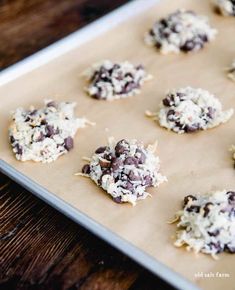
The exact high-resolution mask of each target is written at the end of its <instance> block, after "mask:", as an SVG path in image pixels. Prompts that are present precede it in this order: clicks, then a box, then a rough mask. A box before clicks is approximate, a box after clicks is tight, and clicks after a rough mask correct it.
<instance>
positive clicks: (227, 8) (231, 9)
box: [214, 0, 235, 16]
mask: <svg viewBox="0 0 235 290" xmlns="http://www.w3.org/2000/svg"><path fill="white" fill-rule="evenodd" d="M214 3H215V7H216V8H217V9H218V11H219V12H220V13H221V14H222V15H224V16H235V0H214Z"/></svg>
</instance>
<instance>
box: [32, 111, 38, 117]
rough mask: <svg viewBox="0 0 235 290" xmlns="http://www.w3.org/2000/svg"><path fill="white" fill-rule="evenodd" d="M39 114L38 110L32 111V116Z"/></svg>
mask: <svg viewBox="0 0 235 290" xmlns="http://www.w3.org/2000/svg"><path fill="white" fill-rule="evenodd" d="M37 112H38V110H32V111H31V112H30V116H34V115H36V114H37Z"/></svg>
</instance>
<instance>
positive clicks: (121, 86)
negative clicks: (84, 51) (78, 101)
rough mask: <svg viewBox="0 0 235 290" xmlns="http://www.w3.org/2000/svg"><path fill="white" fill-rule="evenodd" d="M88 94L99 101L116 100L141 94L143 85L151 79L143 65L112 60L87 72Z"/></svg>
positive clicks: (96, 65)
mask: <svg viewBox="0 0 235 290" xmlns="http://www.w3.org/2000/svg"><path fill="white" fill-rule="evenodd" d="M85 75H86V77H87V79H88V82H89V86H88V88H87V92H88V94H89V95H90V96H91V97H93V98H95V99H99V100H114V99H121V98H126V97H130V96H134V95H136V94H139V93H140V89H141V86H142V85H143V83H144V82H145V81H146V80H148V79H150V78H151V76H150V75H148V74H147V73H146V71H145V69H144V67H143V66H142V65H138V66H134V65H133V64H131V63H130V62H127V61H125V62H120V63H113V62H111V61H110V60H106V61H103V62H102V63H99V64H95V65H93V66H92V68H91V69H89V70H88V71H86V72H85Z"/></svg>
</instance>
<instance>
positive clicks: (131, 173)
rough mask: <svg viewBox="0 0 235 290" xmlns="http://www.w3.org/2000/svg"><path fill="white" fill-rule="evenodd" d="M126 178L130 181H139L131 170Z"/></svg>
mask: <svg viewBox="0 0 235 290" xmlns="http://www.w3.org/2000/svg"><path fill="white" fill-rule="evenodd" d="M128 177H129V179H130V180H132V181H139V180H141V178H140V176H138V175H135V173H134V172H133V171H132V170H131V171H130V172H129V174H128Z"/></svg>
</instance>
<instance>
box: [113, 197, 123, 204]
mask: <svg viewBox="0 0 235 290" xmlns="http://www.w3.org/2000/svg"><path fill="white" fill-rule="evenodd" d="M113 200H114V201H115V202H116V203H122V197H121V196H117V197H114V198H113Z"/></svg>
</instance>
